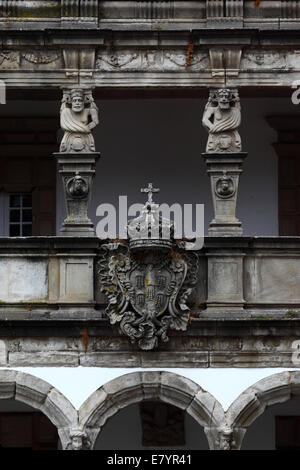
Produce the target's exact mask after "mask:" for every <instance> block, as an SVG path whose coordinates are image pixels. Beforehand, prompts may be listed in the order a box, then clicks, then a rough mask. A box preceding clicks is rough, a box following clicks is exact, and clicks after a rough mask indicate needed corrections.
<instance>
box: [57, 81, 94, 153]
mask: <svg viewBox="0 0 300 470" xmlns="http://www.w3.org/2000/svg"><path fill="white" fill-rule="evenodd" d="M98 123H99V119H98V108H97V106H96V104H95V102H94V100H93V97H92V93H91V91H90V90H82V89H80V88H76V89H74V90H68V91H64V94H63V99H62V104H61V108H60V125H61V128H62V129H63V130H64V131H65V133H64V136H63V139H62V141H61V144H60V152H67V153H74V152H76V153H77V152H78V153H80V152H82V153H90V152H95V142H94V138H93V136H92V132H91V131H92V129H94V127H96V126H97V124H98Z"/></svg>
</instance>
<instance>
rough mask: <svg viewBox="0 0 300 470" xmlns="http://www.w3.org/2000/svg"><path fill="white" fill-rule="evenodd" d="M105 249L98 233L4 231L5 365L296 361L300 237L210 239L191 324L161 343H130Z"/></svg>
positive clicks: (1, 317) (0, 247)
mask: <svg viewBox="0 0 300 470" xmlns="http://www.w3.org/2000/svg"><path fill="white" fill-rule="evenodd" d="M99 250H100V247H99V240H98V239H96V238H84V239H82V238H71V237H70V238H69V237H68V238H66V237H65V238H63V237H36V238H35V237H32V238H2V239H1V240H0V286H1V288H0V292H1V295H0V338H3V340H2V341H1V340H0V343H1V345H2V346H1V347H2V352H1V351H0V356H1V358H0V359H1V360H0V362H1V364H2V365H8V366H25V365H31V364H33V363H34V365H35V366H38V365H43V364H45V363H47V364H49V365H56V366H57V365H70V366H78V365H83V366H99V365H100V366H107V367H110V366H111V365H113V366H115V367H128V366H129V367H139V366H143V367H155V366H156V367H157V366H160V367H168V366H171V364H172V361H173V362H174V361H175V360H176V364H177V365H178V367H224V366H227V367H228V365H231V366H233V367H251V366H253V364H255V365H256V367H257V366H261V367H275V366H276V367H280V366H282V367H291V366H292V362H291V360H292V354H293V341H294V340H295V341H296V340H297V337H299V335H300V312H299V310H300V289H299V276H300V274H299V273H300V243H299V238H293V237H280V238H279V237H270V238H260V237H255V238H247V237H240V238H233V237H223V238H215V237H214V238H212V237H211V238H207V239H206V240H205V245H204V248H203V249H202V250H201V251H200V252H199V259H200V263H199V273H198V275H199V282H198V286H197V289H196V292H195V293H194V295H193V297H192V298H190V300H189V302H190V307H191V317H190V319H191V322H190V325H189V327H188V329H187V331H186V332H181V331H171V332H170V341H169V342H168V343H165V344H161V345H160V346H159V348H158V350H155V351H153V352H150V351H146V352H145V351H140V350H138V349H137V347H136V346H135V345H130V343H129V341H128V338H126V337H124V336H122V335H120V334H119V333H118V331H117V330H116V328H115V327H114V326H112V325H110V324H109V322H108V320H107V317H106V314H105V302H106V301H105V298H104V297H103V295H102V294H101V292H100V283H99V280H98V279H97V275H96V274H95V273H96V269H95V266H96V263H97V256H98V255H99ZM49 338H51V340H52V341H53V343H52V344H53V348H52V349H53V351H52V350H51V354H50V353H49V350H48V349H47V348H48V346H49ZM84 338H85V339H84ZM3 348H4V349H3ZM0 349H1V348H0ZM3 351H4V352H3Z"/></svg>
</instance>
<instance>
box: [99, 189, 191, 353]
mask: <svg viewBox="0 0 300 470" xmlns="http://www.w3.org/2000/svg"><path fill="white" fill-rule="evenodd" d="M149 189H150V191H149V192H148V202H147V203H146V204H145V206H144V207H143V210H142V213H141V216H139V217H137V218H136V219H134V220H132V221H131V222H130V223H129V224H128V226H127V230H128V237H129V243H121V242H116V243H107V244H105V245H103V246H102V253H101V255H100V260H99V263H98V268H97V272H98V276H99V280H100V284H101V290H102V291H103V292H105V294H106V295H107V297H108V307H107V309H106V312H107V315H108V317H109V319H110V322H111V324H117V325H118V327H119V330H120V332H121V333H123V334H125V335H127V336H128V337H129V338H130V340H131V342H132V343H135V342H137V343H138V346H139V347H140V348H141V349H144V350H151V349H153V348H155V347H157V345H158V340H161V341H163V342H166V341H168V336H167V332H168V329H169V328H171V329H175V330H183V331H184V330H186V329H187V325H188V322H189V316H190V315H189V307H188V306H187V304H186V302H187V299H188V297H189V295H190V293H191V292H192V289H193V287H194V286H195V285H196V283H197V272H198V255H197V254H196V253H195V252H191V251H188V252H187V251H185V250H184V249H181V248H179V246H178V244H177V243H176V242H175V240H174V238H173V231H174V227H173V225H172V223H171V222H170V221H169V220H167V219H163V218H161V217H160V216H159V206H158V205H157V204H154V203H153V200H152V192H153V188H149ZM167 233H169V236H168V237H166V236H165V235H166V234H167ZM164 236H165V238H164Z"/></svg>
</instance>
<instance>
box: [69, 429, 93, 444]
mask: <svg viewBox="0 0 300 470" xmlns="http://www.w3.org/2000/svg"><path fill="white" fill-rule="evenodd" d="M70 439H71V440H70V442H69V444H68V446H67V450H90V447H91V443H90V440H89V438H88V436H87V433H86V432H85V431H84V430H83V429H82V428H81V427H80V426H78V427H76V428H73V429H71V430H70Z"/></svg>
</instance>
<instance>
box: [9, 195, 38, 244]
mask: <svg viewBox="0 0 300 470" xmlns="http://www.w3.org/2000/svg"><path fill="white" fill-rule="evenodd" d="M8 221H9V236H10V237H29V236H31V235H32V196H31V193H23V194H22V193H15V194H9V214H8Z"/></svg>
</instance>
